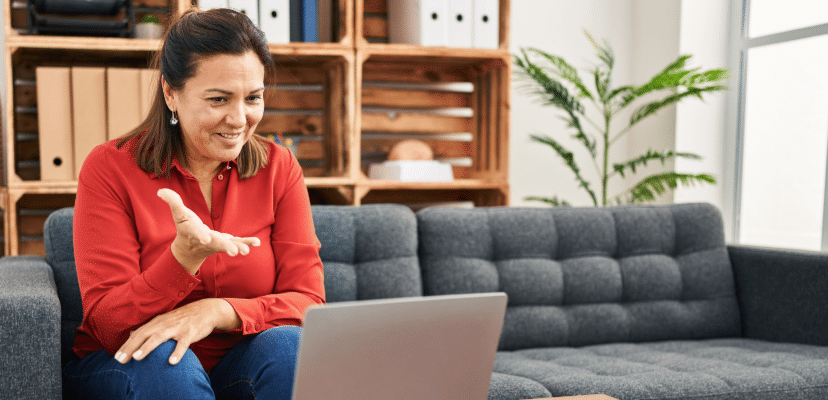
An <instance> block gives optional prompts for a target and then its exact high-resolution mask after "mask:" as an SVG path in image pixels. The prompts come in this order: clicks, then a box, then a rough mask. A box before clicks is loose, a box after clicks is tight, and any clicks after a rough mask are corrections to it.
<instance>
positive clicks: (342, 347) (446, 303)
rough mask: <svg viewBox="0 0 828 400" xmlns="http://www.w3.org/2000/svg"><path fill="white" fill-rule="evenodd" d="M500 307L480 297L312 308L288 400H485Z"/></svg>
mask: <svg viewBox="0 0 828 400" xmlns="http://www.w3.org/2000/svg"><path fill="white" fill-rule="evenodd" d="M506 301H507V299H506V294H505V293H481V294H463V295H446V296H426V297H406V298H397V299H385V300H364V301H352V302H342V303H332V304H328V305H325V306H315V307H311V308H309V309H308V311H307V313H306V316H305V322H304V324H303V329H302V338H301V340H300V344H299V355H298V359H297V365H296V377H295V382H294V385H293V400H400V399H412V400H415V399H416V400H425V399H428V400H441V399H452V400H463V399H467V400H484V399H486V398H487V396H488V391H489V382H490V381H491V375H492V366H493V365H494V358H495V352H496V351H497V344H498V341H499V339H500V331H501V328H502V327H503V315H504V313H505V312H506Z"/></svg>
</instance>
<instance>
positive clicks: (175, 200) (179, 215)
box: [158, 188, 192, 223]
mask: <svg viewBox="0 0 828 400" xmlns="http://www.w3.org/2000/svg"><path fill="white" fill-rule="evenodd" d="M158 197H160V198H161V200H164V201H165V202H166V203H167V204H168V205H169V206H170V211H172V215H173V219H174V220H175V222H176V223H178V222H182V221H186V220H187V219H188V217H189V216H190V213H188V211H189V212H192V211H190V209H189V208H187V206H185V205H184V201H183V200H181V196H179V195H178V193H176V192H175V191H174V190H172V189H167V188H162V189H158Z"/></svg>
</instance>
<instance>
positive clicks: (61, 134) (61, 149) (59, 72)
mask: <svg viewBox="0 0 828 400" xmlns="http://www.w3.org/2000/svg"><path fill="white" fill-rule="evenodd" d="M71 76H72V75H71V70H70V69H69V68H68V67H37V68H36V69H35V79H36V80H37V125H38V131H39V132H38V139H39V140H38V142H39V145H40V146H39V147H40V180H43V181H71V180H72V179H73V178H74V176H75V174H74V167H75V161H74V160H73V157H72V156H73V148H74V145H73V144H72V143H73V140H72V79H71Z"/></svg>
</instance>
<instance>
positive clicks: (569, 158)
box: [530, 135, 598, 207]
mask: <svg viewBox="0 0 828 400" xmlns="http://www.w3.org/2000/svg"><path fill="white" fill-rule="evenodd" d="M530 138H531V139H532V140H534V141H536V142H538V143H543V144H545V145H548V146H549V147H552V149H554V150H555V152H556V153H558V156H560V157H561V159H563V161H564V163H565V164H566V165H567V166H568V167H569V169H571V170H572V173H574V174H575V180H576V181H577V182H578V186H579V187H581V188H583V189H584V190H586V192H587V193H588V194H589V197H591V198H592V202H593V203H594V204H595V206H596V207H597V206H598V198H597V197H595V192H593V191H592V189H590V187H589V181H587V180H586V179H584V177H583V176H582V175H581V168H580V167H578V164H577V163H576V162H575V155H574V154H572V152H571V151H569V150H567V149H566V148H564V147H563V146H561V145H560V143H558V141H557V140H555V139H552V138H551V137H549V136H538V135H530Z"/></svg>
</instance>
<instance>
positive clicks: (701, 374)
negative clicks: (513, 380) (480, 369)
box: [494, 338, 828, 400]
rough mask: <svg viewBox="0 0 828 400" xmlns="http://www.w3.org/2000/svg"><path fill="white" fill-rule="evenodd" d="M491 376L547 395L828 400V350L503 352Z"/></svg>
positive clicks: (693, 347)
mask: <svg viewBox="0 0 828 400" xmlns="http://www.w3.org/2000/svg"><path fill="white" fill-rule="evenodd" d="M494 371H495V372H496V373H500V374H505V375H512V376H516V377H522V378H527V379H530V380H532V381H535V382H537V383H539V384H541V385H542V386H543V387H545V388H546V389H547V390H548V391H549V392H550V393H551V394H552V396H568V395H578V394H588V393H603V394H607V395H609V396H612V397H615V398H618V399H636V400H648V399H653V400H655V399H659V400H678V399H688V400H689V399H693V400H699V399H704V400H713V399H728V400H733V399H765V400H768V399H770V400H777V399H779V400H782V399H826V398H828V347H821V346H811V345H802V344H790V343H776V342H767V341H760V340H754V339H743V338H729V339H709V340H698V341H662V342H649V343H617V344H602V345H591V346H584V347H548V348H536V349H524V350H516V351H501V352H498V353H497V357H496V359H495V366H494ZM541 397H542V396H541ZM507 398H508V397H501V400H506V399H507Z"/></svg>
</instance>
